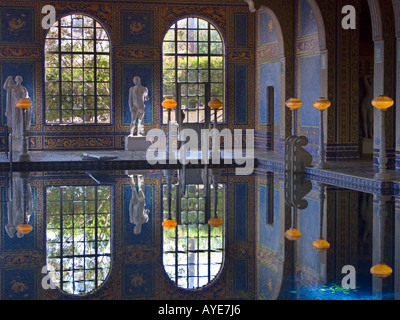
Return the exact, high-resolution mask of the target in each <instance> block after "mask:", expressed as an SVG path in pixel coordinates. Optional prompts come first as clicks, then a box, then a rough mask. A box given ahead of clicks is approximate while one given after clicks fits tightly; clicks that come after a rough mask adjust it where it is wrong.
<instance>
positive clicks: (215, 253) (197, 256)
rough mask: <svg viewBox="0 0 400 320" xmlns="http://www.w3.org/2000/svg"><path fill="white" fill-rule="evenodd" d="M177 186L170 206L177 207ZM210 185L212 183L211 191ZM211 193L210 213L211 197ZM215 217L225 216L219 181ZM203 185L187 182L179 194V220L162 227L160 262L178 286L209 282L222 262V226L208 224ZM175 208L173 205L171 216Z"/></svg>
mask: <svg viewBox="0 0 400 320" xmlns="http://www.w3.org/2000/svg"><path fill="white" fill-rule="evenodd" d="M176 191H177V186H175V185H174V186H173V189H172V206H171V207H172V208H176V196H175V195H176ZM167 194H168V193H167V186H166V185H164V190H163V208H164V209H163V210H164V220H165V219H166V218H167V216H168V206H167ZM212 194H213V187H212V186H211V195H212ZM212 198H213V197H212V196H211V211H212V212H211V215H213V214H214V211H213V208H214V201H213V199H212ZM217 203H218V206H217V208H218V209H217V214H218V217H220V218H222V219H224V218H225V187H224V185H223V184H219V185H218V198H217ZM205 207H206V206H205V197H204V186H203V185H187V187H186V195H185V196H184V197H182V198H181V224H179V225H178V226H177V227H176V228H174V229H171V230H167V229H164V231H163V232H164V243H163V264H164V269H165V271H166V272H167V274H168V276H169V278H170V279H171V280H173V281H174V282H176V283H177V285H178V286H179V287H181V288H186V289H196V288H200V287H203V286H205V285H207V284H209V283H210V282H211V281H212V280H213V279H214V278H215V277H216V276H217V275H218V273H219V271H220V270H221V267H222V262H223V250H224V238H223V237H224V227H223V226H220V227H218V228H215V227H210V226H209V225H208V223H207V219H206V213H205ZM175 212H176V210H174V209H172V217H174V215H175Z"/></svg>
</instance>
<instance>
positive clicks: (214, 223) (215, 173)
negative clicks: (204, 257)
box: [208, 109, 224, 228]
mask: <svg viewBox="0 0 400 320" xmlns="http://www.w3.org/2000/svg"><path fill="white" fill-rule="evenodd" d="M214 110H216V109H214ZM212 173H213V175H212V176H213V186H214V190H213V191H214V193H213V196H214V217H213V218H211V219H209V220H208V224H209V225H210V226H211V227H214V228H218V227H219V226H221V225H223V223H224V222H223V221H222V219H221V218H218V215H217V206H218V180H217V177H218V175H219V170H218V169H213V170H212Z"/></svg>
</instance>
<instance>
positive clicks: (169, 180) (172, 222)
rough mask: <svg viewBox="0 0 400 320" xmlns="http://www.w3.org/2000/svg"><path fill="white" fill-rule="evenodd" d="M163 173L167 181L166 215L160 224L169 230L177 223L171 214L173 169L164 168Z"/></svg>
mask: <svg viewBox="0 0 400 320" xmlns="http://www.w3.org/2000/svg"><path fill="white" fill-rule="evenodd" d="M164 175H165V176H166V182H167V202H168V217H167V219H166V220H164V221H163V222H162V226H163V227H164V228H165V229H168V230H170V229H174V228H175V227H176V226H177V225H178V222H177V221H176V220H174V219H172V214H171V201H172V175H173V170H170V169H167V170H164Z"/></svg>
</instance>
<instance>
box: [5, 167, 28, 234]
mask: <svg viewBox="0 0 400 320" xmlns="http://www.w3.org/2000/svg"><path fill="white" fill-rule="evenodd" d="M25 183H26V182H25ZM23 184H24V178H21V177H20V175H19V174H16V175H15V176H13V178H12V194H11V197H10V198H11V199H10V201H8V203H7V207H8V222H7V225H6V226H5V229H6V232H7V234H8V235H9V236H10V238H14V236H15V235H16V236H17V237H18V238H22V237H23V236H24V235H23V234H22V233H20V232H19V231H17V226H18V225H20V224H24V223H26V222H28V221H29V219H30V217H31V215H32V212H33V203H32V191H31V186H30V184H29V182H27V193H26V197H27V198H26V217H27V220H28V221H26V222H25V221H24V202H23V201H22V199H23V189H24V187H23Z"/></svg>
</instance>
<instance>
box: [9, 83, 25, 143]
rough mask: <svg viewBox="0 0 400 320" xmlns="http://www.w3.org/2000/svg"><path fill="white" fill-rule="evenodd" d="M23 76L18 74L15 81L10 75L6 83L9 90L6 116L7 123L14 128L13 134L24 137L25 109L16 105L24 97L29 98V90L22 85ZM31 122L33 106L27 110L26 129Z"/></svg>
mask: <svg viewBox="0 0 400 320" xmlns="http://www.w3.org/2000/svg"><path fill="white" fill-rule="evenodd" d="M21 83H22V77H21V76H16V77H15V82H14V80H13V78H12V77H11V76H10V77H8V78H7V80H6V82H5V83H4V89H5V90H7V100H6V101H7V102H6V116H7V125H8V127H9V128H12V135H13V136H14V137H16V138H19V137H22V136H23V134H24V132H23V111H22V110H21V109H19V108H17V107H16V106H15V104H16V103H17V101H18V100H19V99H22V98H26V99H29V94H28V90H27V89H26V88H25V87H24V86H22V85H21ZM30 123H31V108H28V109H27V110H26V130H29V128H30Z"/></svg>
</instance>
